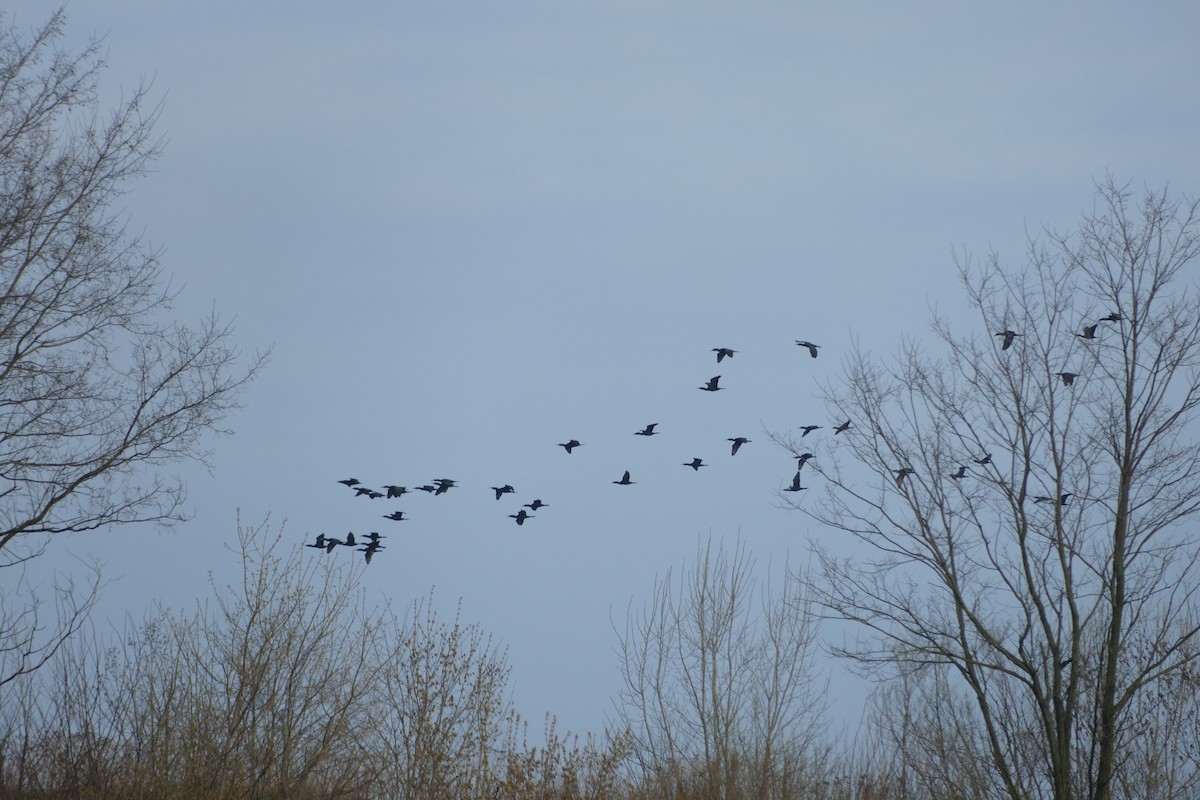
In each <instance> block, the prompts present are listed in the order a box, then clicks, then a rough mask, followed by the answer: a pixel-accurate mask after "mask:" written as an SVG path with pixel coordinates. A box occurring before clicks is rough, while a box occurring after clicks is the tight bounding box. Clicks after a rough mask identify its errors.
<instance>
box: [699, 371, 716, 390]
mask: <svg viewBox="0 0 1200 800" xmlns="http://www.w3.org/2000/svg"><path fill="white" fill-rule="evenodd" d="M719 380H721V376H720V375H714V376H713V377H711V378H709V379H708V383H706V384H705V385H703V386H699V387H697V388H698V389H700V391H702V392H719V391H721V387H720V386H717V381H719Z"/></svg>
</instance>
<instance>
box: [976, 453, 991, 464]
mask: <svg viewBox="0 0 1200 800" xmlns="http://www.w3.org/2000/svg"><path fill="white" fill-rule="evenodd" d="M975 463H976V464H978V465H979V466H981V467H986V466H987V465H988V464H990V463H992V454H991V453H984V454H983V458H977V459H975Z"/></svg>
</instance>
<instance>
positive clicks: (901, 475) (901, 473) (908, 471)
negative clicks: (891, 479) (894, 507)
mask: <svg viewBox="0 0 1200 800" xmlns="http://www.w3.org/2000/svg"><path fill="white" fill-rule="evenodd" d="M915 472H916V470H915V469H913V468H912V467H901V468H900V469H898V470H895V473H896V485H897V486H901V485H902V484H903V483H904V479H905V478H907V477H908V476H909V475H912V474H913V473H915Z"/></svg>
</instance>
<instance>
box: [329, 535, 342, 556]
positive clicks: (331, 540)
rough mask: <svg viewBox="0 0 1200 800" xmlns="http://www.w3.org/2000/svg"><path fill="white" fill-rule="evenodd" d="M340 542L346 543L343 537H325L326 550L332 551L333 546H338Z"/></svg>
mask: <svg viewBox="0 0 1200 800" xmlns="http://www.w3.org/2000/svg"><path fill="white" fill-rule="evenodd" d="M339 544H345V542H343V541H342V540H341V539H335V538H333V537H332V536H326V537H325V552H326V553H332V552H333V548H335V547H337V546H338V545H339Z"/></svg>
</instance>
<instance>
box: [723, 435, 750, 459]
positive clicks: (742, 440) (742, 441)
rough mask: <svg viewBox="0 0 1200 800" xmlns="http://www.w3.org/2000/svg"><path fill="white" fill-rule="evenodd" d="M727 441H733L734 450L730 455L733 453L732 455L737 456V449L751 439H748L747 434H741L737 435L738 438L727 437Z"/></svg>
mask: <svg viewBox="0 0 1200 800" xmlns="http://www.w3.org/2000/svg"><path fill="white" fill-rule="evenodd" d="M725 441H727V442H733V450H732V452H731V453H730V454H729V455H731V456H736V455H737V451H738V449H739V448H740V447H741V446H742V445H744V444H747V443H749V441H750V440H749V439H747V438H746V437H745V436H739V437H737V438H736V439H726V440H725Z"/></svg>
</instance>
